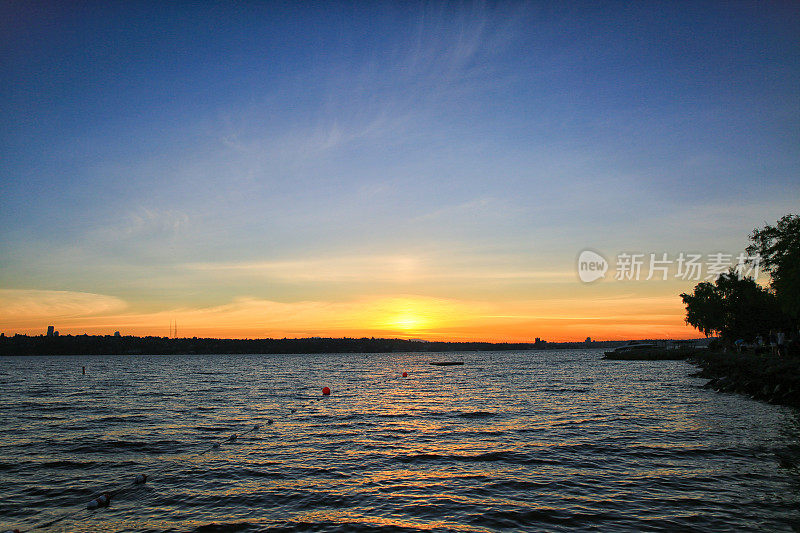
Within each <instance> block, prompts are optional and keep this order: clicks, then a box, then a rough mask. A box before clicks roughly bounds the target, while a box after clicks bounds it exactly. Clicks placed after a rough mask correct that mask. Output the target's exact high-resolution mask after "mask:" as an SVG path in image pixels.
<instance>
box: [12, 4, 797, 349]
mask: <svg viewBox="0 0 800 533" xmlns="http://www.w3.org/2000/svg"><path fill="white" fill-rule="evenodd" d="M2 11H3V13H0V15H2V17H0V18H2V20H3V22H2V23H0V24H2V27H0V33H2V38H0V46H2V49H0V55H2V58H3V59H2V66H1V68H2V72H3V76H2V82H0V83H2V85H0V90H1V91H2V99H3V102H4V105H3V106H2V110H1V111H0V117H2V122H3V128H2V132H1V133H0V142H1V143H2V147H3V151H2V153H3V158H2V160H0V172H1V173H2V198H1V199H0V253H2V259H0V268H1V269H2V270H0V288H2V289H3V290H4V291H5V293H4V294H5V298H6V301H12V302H13V305H12V304H7V305H6V306H5V307H2V306H1V305H0V309H5V313H6V314H11V313H16V314H19V312H20V310H21V309H24V312H22V313H21V315H20V316H25V317H28V318H26V319H25V320H24V321H22V320H20V321H12V320H10V319H8V320H6V322H7V323H9V324H12V325H11V326H10V328H9V329H10V330H20V331H23V330H24V331H27V330H34V329H37V328H38V329H40V328H41V326H40V324H43V323H44V322H47V321H50V320H61V321H62V322H64V320H66V318H69V320H70V321H72V322H70V327H72V328H73V329H74V330H75V331H77V330H78V329H80V328H84V329H87V328H89V329H90V328H94V329H91V330H92V331H95V330H97V331H99V330H100V329H102V327H105V326H106V322H108V324H114V323H123V324H124V323H126V320H127V321H128V322H127V323H129V324H130V325H131V328H134V326H135V327H136V328H139V329H137V330H136V331H144V330H146V328H147V327H155V325H156V323H158V324H160V323H161V322H163V321H164V316H166V315H170V316H182V315H191V313H199V312H206V313H208V314H210V315H213V314H214V313H213V312H212V311H210V310H211V309H219V308H220V306H222V307H224V306H232V305H233V306H235V305H236V302H241V301H244V300H246V301H258V302H270V304H269V305H272V304H286V305H295V304H296V305H300V304H301V303H305V304H307V303H309V302H313V303H314V304H315V305H319V306H322V307H324V306H326V305H327V306H336V305H345V304H347V303H348V302H350V303H351V304H353V305H355V303H354V302H364V301H367V300H370V299H374V298H377V297H382V298H385V299H389V300H392V299H398V298H405V299H414V301H420V302H424V301H426V300H425V299H437V301H440V300H446V301H448V302H451V303H453V302H455V303H454V305H456V304H459V303H464V305H467V302H469V305H477V304H479V303H485V304H486V305H489V306H495V307H504V306H505V307H508V308H515V309H524V308H526V306H527V307H528V308H531V307H535V308H537V309H538V308H541V309H548V308H551V307H558V305H556V304H555V303H553V301H552V300H553V299H558V300H563V299H565V298H572V299H576V300H581V299H584V300H587V301H588V300H591V299H594V298H597V297H615V298H620V299H621V298H623V297H626V298H640V299H645V298H651V297H663V298H667V297H668V296H669V295H674V294H676V293H677V292H680V291H681V290H686V289H687V288H690V287H691V285H689V287H686V286H685V284H684V285H678V286H676V285H674V284H672V283H669V284H668V283H664V284H662V285H654V284H652V283H651V284H644V283H642V284H640V285H633V286H624V287H622V286H621V285H619V284H618V285H613V284H611V283H606V284H605V285H603V284H599V285H597V286H593V287H585V286H582V285H580V284H577V283H576V282H575V279H574V261H575V257H576V256H577V254H578V253H579V252H580V251H581V250H582V249H584V248H587V247H590V248H593V249H596V250H599V251H602V252H604V253H606V254H608V255H609V256H613V255H614V254H616V253H617V252H619V251H623V250H627V251H634V250H635V251H641V252H662V251H664V252H671V253H677V252H678V251H683V250H688V251H697V252H701V253H711V252H715V251H728V252H730V253H737V252H739V251H741V250H742V249H743V247H744V246H745V245H746V244H747V240H746V236H747V234H748V233H749V232H750V231H751V230H752V229H753V228H754V227H757V226H760V225H763V224H764V223H768V222H773V221H775V220H776V219H777V218H779V217H780V216H781V215H783V214H785V213H787V212H792V211H794V212H796V211H797V209H796V206H797V199H798V198H800V194H798V192H800V179H798V177H799V176H798V173H799V171H800V164H799V163H800V142H798V141H800V139H799V138H798V132H800V127H799V126H800V95H799V94H798V87H800V62H799V61H798V55H800V46H798V44H800V43H798V39H799V37H800V16H799V15H800V7H797V6H796V5H791V4H790V3H736V4H733V5H722V4H703V5H696V4H694V3H663V4H659V3H641V4H634V5H628V6H626V5H622V4H621V3H616V2H611V3H568V4H565V5H558V6H554V5H551V4H550V3H489V4H482V3H478V4H473V3H430V4H426V3H354V4H336V3H328V4H319V5H317V4H299V3H294V2H286V3H240V4H239V5H237V6H231V5H229V4H227V3H217V4H212V3H203V4H201V5H199V6H197V5H192V4H188V3H177V4H176V5H171V6H162V5H160V4H157V3H114V4H103V3H96V4H89V5H86V6H79V7H74V6H66V5H61V4H46V3H27V2H26V3H6V4H4V7H3V8H2ZM387 272H388V274H387ZM564 275H569V276H571V277H570V278H569V280H568V281H569V283H567V282H565V281H564V279H563V278H564ZM54 295H56V296H58V302H56V303H54V302H53V298H54V297H55V296H54ZM93 298H94V299H93ZM65 301H66V302H67V303H68V305H67V304H65V303H64V302H65ZM87 301H88V302H95V303H98V302H99V303H98V306H99V307H97V306H93V305H89V304H87V303H86V302H87ZM392 301H394V300H392ZM643 301H644V300H643ZM103 302H106V303H108V302H113V305H111V307H110V308H108V307H103V305H101V304H102V303H103ZM305 304H304V305H305ZM64 305H67V309H68V310H67V311H64V309H63V306H64ZM265 305H266V304H265ZM421 305H422V306H423V307H424V304H421ZM576 305H578V307H580V304H576ZM456 307H457V305H456ZM678 307H679V306H678ZM98 309H99V310H98ZM109 309H111V310H113V312H114V314H111V315H108V314H107V313H109V312H110V311H109ZM670 309H672V310H671V311H669V312H666V311H665V315H667V314H669V313H673V314H674V313H675V308H674V306H673V307H672V308H670ZM679 311H680V309H678V310H677V312H678V314H679ZM454 312H455V311H454ZM593 312H600V311H599V310H596V309H595V310H594V311H593ZM26 313H27V314H26ZM37 313H38V314H37ZM104 313H106V314H104ZM545 315H546V313H545ZM134 316H135V317H136V318H135V319H134V318H132V317H134ZM148 316H150V318H149V319H148ZM192 316H194V315H192ZM520 316H521V315H520ZM537 316H539V315H537ZM102 317H108V320H107V321H103V320H101V318H102ZM126 317H127V318H126ZM676 319H677V320H678V322H680V316H678V315H676V316H671V318H669V320H668V321H669V323H670V324H674V322H675V320H676ZM187 320H189V321H190V322H191V320H190V319H187ZM304 320H306V321H305V322H304V321H303V320H299V321H298V322H297V323H296V324H293V325H291V327H290V326H289V325H282V326H280V327H277V326H276V328H277V329H275V328H273V329H270V328H271V326H264V325H263V324H260V323H255V322H254V323H253V325H252V326H247V327H245V325H243V326H242V331H244V330H247V332H248V334H250V333H252V334H253V335H267V334H271V333H276V332H277V333H280V332H283V333H286V332H288V334H304V333H307V332H310V331H312V330H313V331H317V332H318V331H320V330H324V331H326V332H327V331H334V332H335V331H339V330H337V329H335V328H334V327H333V326H331V328H327V326H325V324H317V325H310V324H308V323H307V321H308V320H310V319H304ZM319 320H321V321H322V322H324V321H325V320H326V319H325V318H324V317H323V318H321V319H319ZM620 320H622V321H624V319H620ZM243 321H244V322H247V320H245V319H243ZM456 322H457V321H456ZM150 323H152V326H146V324H150ZM529 326H530V329H531V331H535V330H536V329H537V324H536V322H535V321H534V322H532V323H530V324H529ZM655 326H656V324H655V322H654V327H655ZM354 327H355V326H354ZM454 327H455V326H454ZM521 327H522V326H520V328H521ZM281 328H282V329H281ZM464 328H467V325H464ZM201 329H202V328H200V326H199V325H198V331H200V330H201ZM351 329H352V328H351ZM355 329H358V328H355ZM131 330H132V331H133V329H131ZM237 331H238V330H237ZM449 331H455V330H449ZM464 331H467V330H466V329H465V330H464ZM654 331H661V330H658V329H657V328H656V329H655V330H654ZM223 333H224V332H223ZM415 333H419V334H420V335H422V334H423V333H430V334H431V335H434V334H440V335H443V334H444V333H445V332H444V331H435V332H434V331H432V330H431V331H428V332H426V331H420V332H415ZM231 334H234V333H231ZM235 334H240V333H238V332H237V333H235ZM554 334H555V333H554ZM459 335H467V333H464V332H461V333H459ZM483 335H484V336H485V334H483ZM477 336H478V337H480V336H481V335H477Z"/></svg>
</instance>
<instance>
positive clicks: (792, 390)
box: [687, 351, 800, 408]
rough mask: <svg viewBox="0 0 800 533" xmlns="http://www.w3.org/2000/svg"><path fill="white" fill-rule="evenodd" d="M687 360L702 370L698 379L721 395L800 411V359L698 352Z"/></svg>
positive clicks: (750, 354) (752, 354)
mask: <svg viewBox="0 0 800 533" xmlns="http://www.w3.org/2000/svg"><path fill="white" fill-rule="evenodd" d="M687 360H688V361H689V362H691V363H693V364H695V365H697V366H699V367H700V369H701V370H700V372H698V373H697V374H695V376H697V377H702V378H706V379H708V380H709V382H708V383H706V384H705V385H704V386H705V387H706V388H708V389H714V390H716V391H719V392H736V393H739V394H745V395H747V396H750V397H751V398H753V399H755V400H761V401H764V402H768V403H772V404H776V405H788V406H790V407H795V408H800V359H798V358H794V357H776V356H772V355H755V354H754V353H752V352H749V353H742V354H738V353H721V352H712V351H704V352H703V353H700V352H696V353H695V354H694V355H692V356H690V357H688V358H687Z"/></svg>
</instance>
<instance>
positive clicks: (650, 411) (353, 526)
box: [0, 350, 800, 531]
mask: <svg viewBox="0 0 800 533" xmlns="http://www.w3.org/2000/svg"><path fill="white" fill-rule="evenodd" d="M600 355H601V353H600V351H597V350H585V351H580V350H578V351H575V350H573V351H548V352H502V353H465V354H459V355H453V354H370V355H364V354H344V355H342V354H325V355H232V356H225V355H215V356H188V355H187V356H128V357H124V356H114V357H111V356H109V357H95V356H92V357H89V356H86V357H19V358H0V427H2V436H0V479H1V480H2V483H1V484H0V526H2V528H3V529H5V528H8V527H19V528H21V529H23V530H25V529H30V528H32V527H34V526H36V525H39V524H42V523H47V522H48V521H51V520H54V519H56V518H59V517H61V516H64V515H65V514H67V513H71V514H70V515H69V517H68V518H66V519H64V520H62V521H60V522H58V523H56V524H55V525H53V526H52V527H49V528H47V529H49V530H54V531H62V530H63V531H165V530H169V531H259V530H263V529H268V528H275V529H278V530H286V531H302V530H313V531H405V530H408V531H411V530H437V531H501V530H503V531H505V530H514V529H516V530H528V531H575V530H597V531H612V530H613V531H641V530H664V531H676V530H683V531H692V530H696V531H726V530H727V531H741V530H767V531H791V530H792V529H793V528H798V527H800V510H799V509H800V477H799V476H798V469H797V467H796V466H793V465H792V464H787V463H786V462H785V461H784V462H781V461H780V460H779V457H780V456H781V454H782V452H783V450H786V449H787V448H791V447H793V446H796V445H797V444H798V437H799V436H800V422H798V414H797V412H796V411H793V410H791V409H789V408H784V407H777V406H773V405H767V404H764V403H759V402H756V401H753V400H750V399H747V398H745V397H741V396H737V395H732V394H730V395H729V394H719V393H715V392H713V391H709V390H705V389H702V388H700V385H702V383H704V381H703V380H700V379H697V378H692V377H689V374H690V373H692V372H694V371H695V369H694V368H693V367H692V366H691V365H689V364H687V363H684V362H680V361H662V362H628V361H604V360H602V359H600ZM444 358H446V359H453V358H456V359H463V360H464V361H465V362H466V364H465V365H464V366H455V367H434V366H430V365H429V364H428V362H429V361H432V360H441V359H444ZM83 365H85V366H86V370H87V371H86V375H85V376H83V375H81V366H83ZM403 371H406V372H408V373H409V376H408V377H407V378H405V379H404V378H402V377H400V374H401V373H402V372H403ZM323 386H329V387H330V388H331V389H332V391H333V393H332V395H331V396H330V397H326V398H321V397H320V390H321V388H322V387H323ZM304 405H308V407H302V406H304ZM291 407H294V408H298V411H297V412H296V413H294V414H291V413H290V412H289V411H287V408H291ZM287 414H288V416H283V415H287ZM279 416H283V418H278V419H277V420H276V422H275V423H274V424H273V425H270V426H266V425H265V426H263V427H262V429H261V430H259V431H256V432H253V433H250V434H248V435H245V436H242V437H240V438H239V439H237V440H236V441H234V442H229V443H227V442H226V443H223V444H222V445H221V446H220V447H219V449H216V450H212V451H210V452H208V453H205V454H202V455H201V454H198V453H197V452H199V451H202V450H203V449H207V448H209V447H210V446H211V444H212V443H214V442H220V441H224V440H225V439H227V438H228V436H229V435H231V434H232V433H242V432H244V431H246V430H247V429H250V428H252V426H253V425H254V424H257V423H264V422H265V421H266V419H268V418H277V417H279ZM138 473H147V474H149V475H150V479H149V480H148V482H147V483H146V484H144V485H140V486H135V487H128V488H127V489H126V490H124V491H122V492H120V493H119V494H118V495H117V496H116V497H115V498H114V499H113V501H112V503H111V505H110V506H109V507H108V508H104V509H99V510H95V511H89V510H86V509H82V508H83V507H85V505H86V502H88V501H89V500H90V499H91V498H92V497H93V496H95V495H96V494H97V493H99V492H101V491H103V490H108V489H113V488H115V487H119V486H121V485H124V484H126V483H128V482H130V481H131V480H132V479H133V477H134V476H135V475H136V474H138Z"/></svg>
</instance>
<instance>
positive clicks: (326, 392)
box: [322, 387, 331, 396]
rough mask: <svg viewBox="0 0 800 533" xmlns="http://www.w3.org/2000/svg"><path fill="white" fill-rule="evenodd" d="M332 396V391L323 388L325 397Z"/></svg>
mask: <svg viewBox="0 0 800 533" xmlns="http://www.w3.org/2000/svg"><path fill="white" fill-rule="evenodd" d="M330 394H331V389H329V388H328V387H322V395H323V396H330Z"/></svg>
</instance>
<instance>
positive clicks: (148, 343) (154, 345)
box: [0, 335, 626, 356]
mask: <svg viewBox="0 0 800 533" xmlns="http://www.w3.org/2000/svg"><path fill="white" fill-rule="evenodd" d="M624 342H626V341H599V342H598V341H593V342H588V343H587V342H547V341H543V340H540V339H539V340H538V342H530V343H509V342H499V343H495V342H447V341H420V340H409V339H396V338H368V337H364V338H349V337H341V338H322V337H308V338H292V339H289V338H285V339H272V338H265V339H215V338H198V337H187V338H177V339H176V338H169V337H136V336H115V335H57V336H45V335H35V336H29V335H13V336H4V337H0V355H4V356H14V355H138V354H148V355H178V354H262V353H263V354H298V353H384V352H457V351H507V350H542V349H558V348H609V347H615V346H619V345H621V344H623V343H624Z"/></svg>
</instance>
